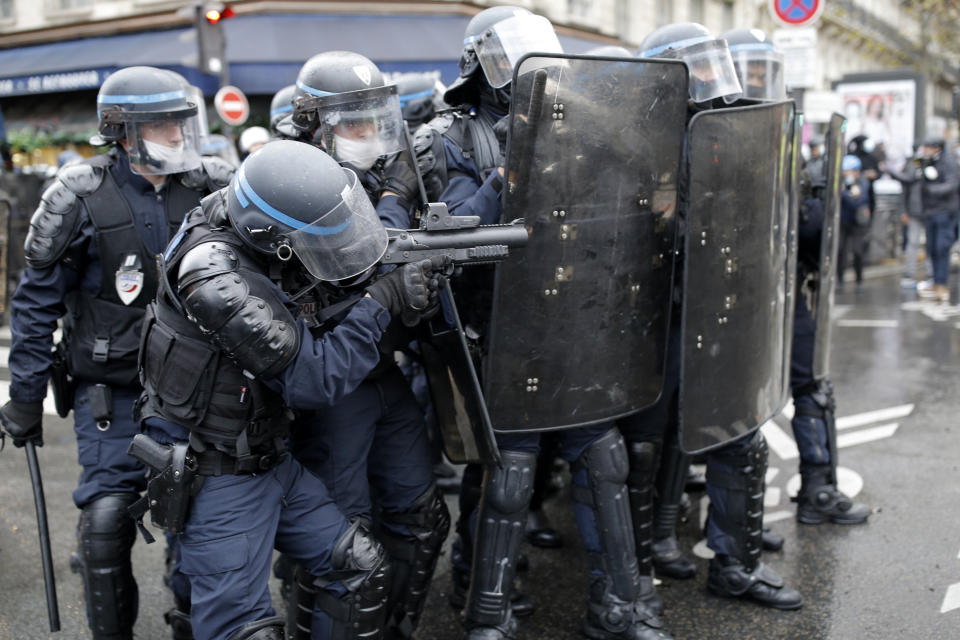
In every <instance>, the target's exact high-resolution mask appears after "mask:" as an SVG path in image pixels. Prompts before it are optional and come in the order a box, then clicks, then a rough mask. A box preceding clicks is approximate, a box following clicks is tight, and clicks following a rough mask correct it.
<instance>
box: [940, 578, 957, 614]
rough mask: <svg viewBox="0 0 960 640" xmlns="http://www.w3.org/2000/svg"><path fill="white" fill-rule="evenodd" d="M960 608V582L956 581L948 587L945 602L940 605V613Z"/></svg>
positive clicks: (944, 597)
mask: <svg viewBox="0 0 960 640" xmlns="http://www.w3.org/2000/svg"><path fill="white" fill-rule="evenodd" d="M957 608H960V582H954V583H953V584H952V585H950V586H949V587H947V593H946V594H945V595H944V596H943V604H941V605H940V613H946V612H947V611H953V610H954V609H957Z"/></svg>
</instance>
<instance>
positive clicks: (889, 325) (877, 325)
mask: <svg viewBox="0 0 960 640" xmlns="http://www.w3.org/2000/svg"><path fill="white" fill-rule="evenodd" d="M836 324H837V326H838V327H859V328H867V329H896V328H897V327H898V326H899V325H900V323H899V322H898V321H897V320H866V319H864V320H837V323H836Z"/></svg>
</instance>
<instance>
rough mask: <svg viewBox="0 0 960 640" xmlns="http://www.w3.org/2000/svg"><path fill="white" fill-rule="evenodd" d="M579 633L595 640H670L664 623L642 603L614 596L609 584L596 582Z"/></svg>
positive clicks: (607, 581)
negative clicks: (581, 632)
mask: <svg viewBox="0 0 960 640" xmlns="http://www.w3.org/2000/svg"><path fill="white" fill-rule="evenodd" d="M581 630H582V631H583V633H584V635H586V636H587V637H588V638H593V639H594V640H672V638H673V636H671V635H670V634H669V633H667V632H666V631H665V630H664V629H663V623H662V622H661V621H660V618H658V617H657V616H656V615H655V614H654V613H653V611H651V610H650V608H649V607H647V606H646V605H645V604H644V603H643V602H639V601H627V600H623V599H622V598H620V597H618V596H617V595H615V594H614V593H613V592H612V590H611V585H610V582H609V580H607V579H606V578H598V579H596V580H594V581H593V584H591V585H590V599H589V601H588V602H587V615H586V617H584V619H583V624H582V626H581Z"/></svg>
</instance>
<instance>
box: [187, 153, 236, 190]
mask: <svg viewBox="0 0 960 640" xmlns="http://www.w3.org/2000/svg"><path fill="white" fill-rule="evenodd" d="M235 170H236V169H235V168H234V167H233V166H232V165H231V164H230V163H229V162H227V161H226V160H222V159H220V158H216V157H213V156H203V158H202V159H201V162H200V166H199V167H197V168H196V169H191V170H190V171H185V172H184V173H181V174H180V183H181V184H183V186H185V187H186V188H188V189H195V190H197V191H206V192H207V193H210V192H212V191H216V190H217V189H222V188H223V187H225V186H227V185H228V184H230V179H231V178H232V177H233V172H234V171H235Z"/></svg>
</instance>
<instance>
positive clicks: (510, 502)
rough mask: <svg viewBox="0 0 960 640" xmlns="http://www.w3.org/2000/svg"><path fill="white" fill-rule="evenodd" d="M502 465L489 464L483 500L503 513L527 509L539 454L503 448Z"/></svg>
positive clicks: (484, 481) (484, 482)
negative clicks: (504, 449)
mask: <svg viewBox="0 0 960 640" xmlns="http://www.w3.org/2000/svg"><path fill="white" fill-rule="evenodd" d="M500 455H501V457H502V459H503V466H502V467H497V466H490V467H487V470H486V474H485V475H484V478H483V502H484V504H485V506H488V507H491V508H493V509H495V510H497V511H498V512H500V513H502V514H513V513H517V512H520V511H526V510H527V507H528V506H529V505H530V499H531V498H532V497H533V474H534V472H535V471H536V468H537V456H536V455H535V454H533V453H524V452H521V451H501V452H500Z"/></svg>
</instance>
